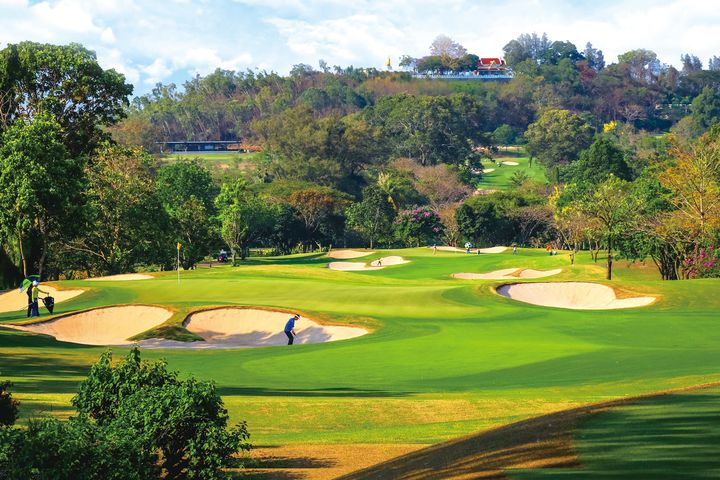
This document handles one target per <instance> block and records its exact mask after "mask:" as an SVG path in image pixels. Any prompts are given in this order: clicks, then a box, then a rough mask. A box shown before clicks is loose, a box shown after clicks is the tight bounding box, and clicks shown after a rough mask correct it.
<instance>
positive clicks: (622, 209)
mask: <svg viewBox="0 0 720 480" xmlns="http://www.w3.org/2000/svg"><path fill="white" fill-rule="evenodd" d="M630 187H631V184H630V183H629V182H626V181H624V180H620V179H619V178H616V177H615V176H610V177H609V178H608V179H607V180H605V181H604V182H603V183H601V184H600V185H598V186H597V187H595V188H594V189H592V190H589V191H587V192H586V193H585V194H584V195H583V196H582V197H581V198H580V199H579V201H578V203H577V205H576V208H577V209H578V210H579V211H580V212H582V213H583V214H584V215H585V216H586V217H587V218H588V219H589V220H590V221H591V222H593V223H594V225H593V226H591V228H594V229H595V230H597V232H598V234H599V235H600V236H601V237H602V238H603V239H604V241H605V247H606V249H607V277H606V278H607V279H608V280H612V265H613V257H612V251H613V248H615V242H616V241H617V240H618V239H619V238H620V237H621V236H623V235H627V234H628V233H629V232H630V230H631V229H632V228H633V227H634V225H635V223H636V222H637V220H638V213H639V207H640V202H639V200H638V198H637V196H635V195H633V194H632V191H631V188H630Z"/></svg>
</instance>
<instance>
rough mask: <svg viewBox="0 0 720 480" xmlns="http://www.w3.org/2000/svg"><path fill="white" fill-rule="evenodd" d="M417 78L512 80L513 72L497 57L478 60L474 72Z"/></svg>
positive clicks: (433, 74) (452, 72)
mask: <svg viewBox="0 0 720 480" xmlns="http://www.w3.org/2000/svg"><path fill="white" fill-rule="evenodd" d="M413 77H415V78H431V79H433V78H434V79H439V80H497V81H507V80H512V78H513V72H512V70H511V69H510V68H509V67H508V66H507V64H506V63H505V60H504V59H502V58H497V57H483V58H481V59H480V60H478V63H477V66H476V68H475V70H473V71H469V72H468V71H466V72H455V71H447V72H439V73H437V72H436V73H416V74H414V75H413Z"/></svg>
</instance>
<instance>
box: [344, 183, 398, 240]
mask: <svg viewBox="0 0 720 480" xmlns="http://www.w3.org/2000/svg"><path fill="white" fill-rule="evenodd" d="M346 216H347V224H348V226H349V227H351V228H353V229H355V230H357V231H358V232H360V233H361V234H362V235H363V236H364V237H365V238H366V239H367V240H368V241H369V242H370V248H371V249H372V248H373V246H374V245H375V241H376V240H377V239H379V238H382V237H383V236H388V235H389V234H390V229H391V227H392V222H393V220H394V218H395V210H393V206H392V204H391V203H390V202H389V201H388V195H387V194H386V193H385V192H384V191H383V190H382V189H381V188H380V187H378V186H377V185H369V186H367V187H365V188H364V189H363V199H362V202H358V203H355V204H353V205H351V206H350V207H349V208H348V209H347V211H346Z"/></svg>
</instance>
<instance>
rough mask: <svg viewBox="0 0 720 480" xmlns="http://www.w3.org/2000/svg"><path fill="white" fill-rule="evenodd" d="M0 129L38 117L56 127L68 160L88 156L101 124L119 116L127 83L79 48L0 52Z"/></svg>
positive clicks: (26, 45) (24, 46) (21, 47)
mask: <svg viewBox="0 0 720 480" xmlns="http://www.w3.org/2000/svg"><path fill="white" fill-rule="evenodd" d="M0 78H2V80H1V81H0V92H1V93H2V95H0V97H1V98H2V99H3V100H2V101H1V102H0V119H1V120H0V131H2V130H4V129H5V128H7V127H8V126H9V124H11V123H14V122H16V121H19V120H20V119H21V118H30V119H32V118H35V117H37V116H38V115H40V114H41V113H45V114H47V115H50V116H52V117H53V118H54V119H55V120H56V121H57V123H58V124H59V125H60V127H61V131H62V140H61V143H62V144H63V145H64V146H65V148H66V149H67V151H68V152H69V154H70V156H71V157H74V156H78V155H80V154H83V153H91V152H92V151H93V150H94V148H95V147H96V146H97V145H98V144H99V143H100V141H101V140H102V139H103V138H104V137H105V134H104V133H103V131H102V128H101V127H102V126H104V125H112V124H113V123H115V122H117V121H118V120H119V119H120V118H122V117H123V116H124V115H125V107H127V105H128V101H127V97H128V96H129V95H130V94H131V93H132V85H129V84H126V83H125V77H124V76H123V75H121V74H119V73H117V72H116V71H115V70H103V69H102V68H101V67H100V66H99V65H98V63H97V58H96V56H95V53H94V52H92V51H90V50H87V49H86V48H84V47H83V46H81V45H79V44H76V43H72V44H70V45H64V46H61V45H49V44H41V43H35V42H21V43H19V44H9V45H8V46H7V47H6V48H5V49H3V50H1V51H0Z"/></svg>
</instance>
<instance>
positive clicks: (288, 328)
mask: <svg viewBox="0 0 720 480" xmlns="http://www.w3.org/2000/svg"><path fill="white" fill-rule="evenodd" d="M299 319H300V315H298V314H297V313H296V314H295V315H294V316H293V317H291V318H290V320H288V321H287V323H286V324H285V335H287V337H288V345H292V344H293V340H295V335H297V334H296V333H295V322H296V321H297V320H299Z"/></svg>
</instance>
